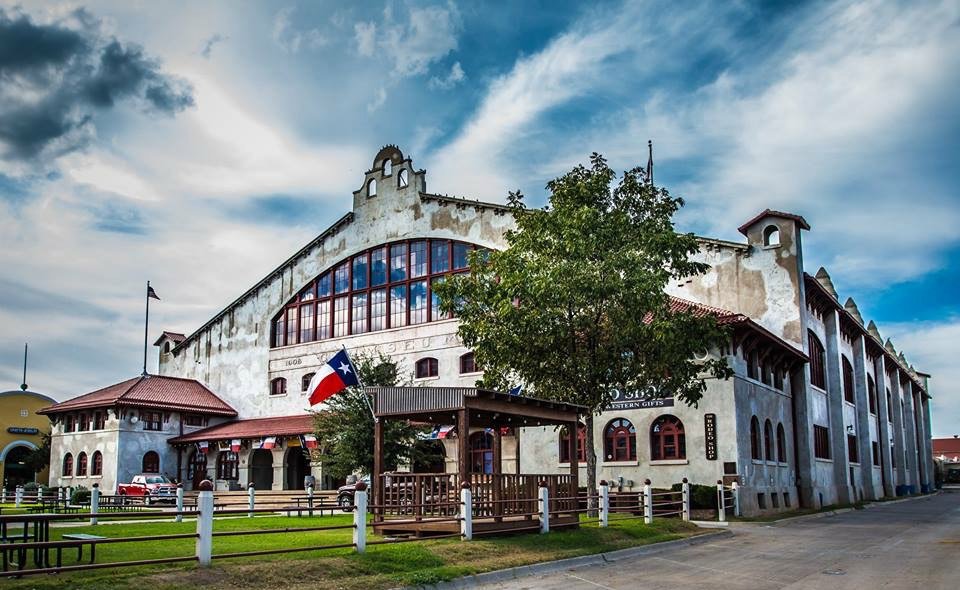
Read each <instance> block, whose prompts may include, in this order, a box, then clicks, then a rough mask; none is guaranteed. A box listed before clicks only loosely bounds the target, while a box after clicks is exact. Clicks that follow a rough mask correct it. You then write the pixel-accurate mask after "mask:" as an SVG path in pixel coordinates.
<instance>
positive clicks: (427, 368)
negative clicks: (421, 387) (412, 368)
mask: <svg viewBox="0 0 960 590" xmlns="http://www.w3.org/2000/svg"><path fill="white" fill-rule="evenodd" d="M439 369H440V365H439V363H438V362H437V359H435V358H433V357H427V358H423V359H420V360H418V361H417V366H416V376H417V379H426V378H427V377H436V376H437V375H438V374H439Z"/></svg>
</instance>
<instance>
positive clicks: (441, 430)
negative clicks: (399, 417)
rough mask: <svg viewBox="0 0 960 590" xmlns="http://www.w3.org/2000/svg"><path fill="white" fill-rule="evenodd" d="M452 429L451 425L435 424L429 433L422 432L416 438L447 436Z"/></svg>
mask: <svg viewBox="0 0 960 590" xmlns="http://www.w3.org/2000/svg"><path fill="white" fill-rule="evenodd" d="M452 431H453V426H437V427H435V428H434V429H433V430H432V431H430V432H429V433H424V434H423V435H422V436H420V437H418V438H420V440H438V439H442V438H447V437H449V436H450V433H451V432H452Z"/></svg>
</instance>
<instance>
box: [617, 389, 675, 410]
mask: <svg viewBox="0 0 960 590" xmlns="http://www.w3.org/2000/svg"><path fill="white" fill-rule="evenodd" d="M672 407H673V398H672V397H652V396H651V395H650V394H649V393H644V392H640V391H620V390H619V389H614V390H613V400H612V401H611V402H610V409H611V410H636V409H644V408H672Z"/></svg>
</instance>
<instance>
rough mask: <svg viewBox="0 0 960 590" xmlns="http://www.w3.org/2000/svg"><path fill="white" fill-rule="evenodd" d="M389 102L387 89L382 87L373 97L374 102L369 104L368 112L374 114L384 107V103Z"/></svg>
mask: <svg viewBox="0 0 960 590" xmlns="http://www.w3.org/2000/svg"><path fill="white" fill-rule="evenodd" d="M385 102H387V89H386V88H384V87H383V86H381V87H380V88H378V89H377V94H376V96H374V97H373V100H372V101H370V102H368V103H367V112H368V113H372V112H374V111H376V110H377V109H379V108H380V107H382V106H383V103H385Z"/></svg>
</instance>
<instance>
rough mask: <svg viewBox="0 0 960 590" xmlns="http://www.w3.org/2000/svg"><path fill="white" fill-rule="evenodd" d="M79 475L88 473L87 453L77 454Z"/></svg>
mask: <svg viewBox="0 0 960 590" xmlns="http://www.w3.org/2000/svg"><path fill="white" fill-rule="evenodd" d="M77 475H78V476H80V477H83V476H86V475H87V454H86V453H80V454H79V455H77Z"/></svg>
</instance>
